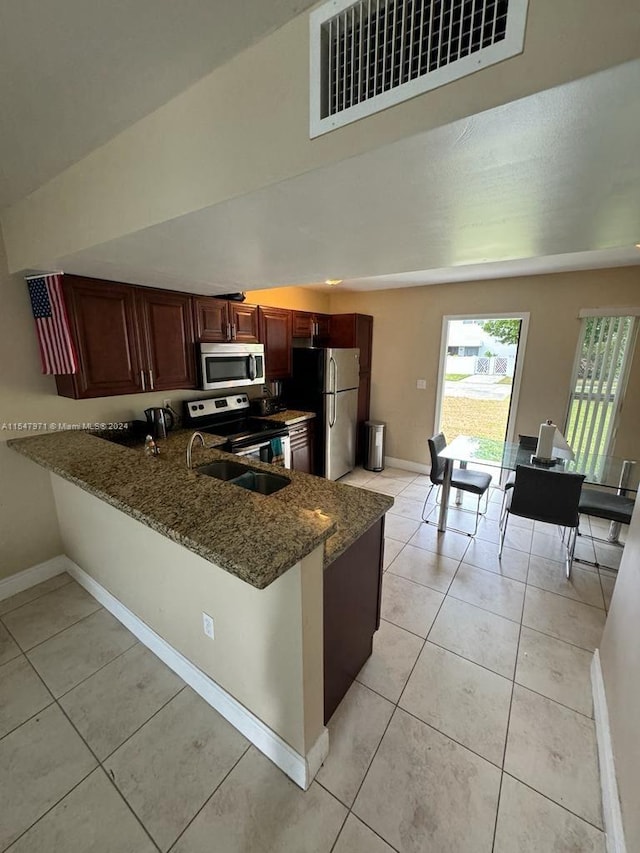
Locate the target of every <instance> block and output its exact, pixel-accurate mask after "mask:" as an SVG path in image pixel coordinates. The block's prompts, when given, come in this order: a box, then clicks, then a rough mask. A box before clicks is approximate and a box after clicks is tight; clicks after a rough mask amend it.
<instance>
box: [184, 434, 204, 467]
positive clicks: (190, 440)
mask: <svg viewBox="0 0 640 853" xmlns="http://www.w3.org/2000/svg"><path fill="white" fill-rule="evenodd" d="M196 438H199V439H200V442H201V444H202V446H203V447H206V444H205V443H204V436H203V434H202V433H201V432H194V434H193V435H192V436H191V438H190V439H189V444H187V468H188V469H189V470H191V454H192V453H193V445H194V443H195V440H196Z"/></svg>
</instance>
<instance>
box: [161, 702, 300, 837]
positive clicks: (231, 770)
mask: <svg viewBox="0 0 640 853" xmlns="http://www.w3.org/2000/svg"><path fill="white" fill-rule="evenodd" d="M185 687H188V685H185ZM252 746H253V744H252V743H251V741H249V742H248V744H247V748H246V749H245V750H244V752H243V753H242V755H240V756H239V757H238V759H237V761H235V762H234V763H233V767H231V768H229V771H228V772H227V773H225V775H224V777H223V778H222V779H221V780H220V782H218V784H217V785H216V786H215V788H214V789H213V791H212V792H211V793H210V794H209V796H208V797H207V798H206V800H205V801H204V803H203V804H202V805H201V806H200V808H199V809H198V810H197V811H196V813H195V814H194V816H193V817H192V818H191V820H190V821H189V822H188V823H187V825H186V826H185V827H184V829H183V830H182V831H181V832H180V833H179V835H178V837H177V838H176V839H175V841H172V842H171V844H170V845H169V847H168V848H167V850H166V853H170V851H171V850H173V848H174V847H175V846H176V844H177V843H178V841H180V839H181V838H182V836H183V835H184V834H185V832H186V831H187V830H188V829H189V827H190V826H191V824H192V823H193V822H194V820H195V819H196V818H197V817H198V815H199V814H200V812H201V811H202V810H203V809H204V808H205V806H206V805H207V803H208V802H209V801H210V800H211V798H212V797H213V796H214V794H215V793H216V791H217V790H218V789H219V788H220V786H221V785H223V784H224V783H225V782H226V781H227V779H228V778H229V776H230V775H231V774H232V773H233V771H234V770H235V769H236V767H237V766H238V764H240V762H241V761H242V759H243V758H244V757H245V755H246V754H247V753H248V752H249V750H250V749H251V747H252ZM294 784H295V783H294Z"/></svg>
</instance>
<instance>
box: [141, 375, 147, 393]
mask: <svg viewBox="0 0 640 853" xmlns="http://www.w3.org/2000/svg"><path fill="white" fill-rule="evenodd" d="M140 379H141V380H142V390H143V391H146V390H147V383H146V382H145V381H144V370H141V371H140Z"/></svg>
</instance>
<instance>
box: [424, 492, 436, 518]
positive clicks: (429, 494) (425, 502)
mask: <svg viewBox="0 0 640 853" xmlns="http://www.w3.org/2000/svg"><path fill="white" fill-rule="evenodd" d="M434 486H435V483H432V484H431V488H430V489H429V491H428V492H427V496H426V498H425V499H424V503H423V505H422V520H423V521H424V522H425V523H427V518H429V516H430V515H431V513H430V512H428V513H427V518H425V515H424V512H425V510H426V508H427V503H428V502H429V498H430V497H431V492H432V491H433V488H434Z"/></svg>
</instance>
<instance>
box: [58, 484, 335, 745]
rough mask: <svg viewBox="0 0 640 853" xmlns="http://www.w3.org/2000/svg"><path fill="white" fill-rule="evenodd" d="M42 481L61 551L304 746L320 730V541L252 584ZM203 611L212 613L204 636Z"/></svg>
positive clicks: (95, 502)
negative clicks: (211, 634)
mask: <svg viewBox="0 0 640 853" xmlns="http://www.w3.org/2000/svg"><path fill="white" fill-rule="evenodd" d="M52 480H53V489H54V494H55V500H56V506H57V510H58V515H59V519H60V530H61V533H62V541H63V543H64V551H65V553H66V554H67V556H68V557H70V558H71V559H72V560H73V561H74V562H75V563H77V564H78V565H79V566H80V567H81V568H82V569H84V571H86V572H87V574H89V575H91V577H92V578H94V580H96V581H97V582H98V583H99V584H101V585H102V586H103V587H105V589H107V590H108V591H109V592H110V593H111V594H112V595H113V596H115V598H117V599H118V601H120V602H122V604H124V605H125V606H126V607H128V608H129V609H130V610H131V611H133V613H135V614H136V616H138V617H139V618H140V619H142V621H143V622H145V623H146V624H147V625H149V627H150V628H152V629H153V630H154V631H155V632H156V633H158V634H159V635H160V636H161V637H163V639H165V640H166V641H167V642H168V643H169V644H170V645H171V646H173V648H175V649H177V650H178V651H179V652H180V653H181V654H183V655H184V656H185V657H186V658H187V659H188V660H190V661H191V662H192V663H194V664H195V665H196V666H197V667H198V668H199V669H201V670H202V671H203V672H205V673H206V674H207V675H208V676H209V677H210V678H212V679H213V680H214V681H215V682H216V683H217V684H219V685H220V686H221V687H223V688H224V689H225V690H226V691H227V692H228V693H230V694H231V695H232V696H233V697H234V698H235V699H237V700H238V701H239V702H241V703H242V704H243V705H244V706H245V707H246V708H248V709H249V710H250V711H252V713H254V714H255V715H256V716H258V717H259V718H260V719H261V720H262V721H263V722H264V723H265V724H266V725H267V726H268V727H269V728H270V729H272V730H273V731H275V732H277V734H279V735H280V737H282V738H283V739H284V740H285V741H286V742H287V743H288V744H289V745H290V746H291V747H293V749H295V750H296V752H298V753H299V754H301V755H306V754H307V753H308V752H309V750H310V749H311V747H312V746H313V745H314V743H315V742H316V740H317V738H318V737H319V736H320V734H321V733H322V731H323V729H324V724H323V695H324V691H323V663H322V661H323V650H322V563H323V554H324V549H323V548H322V547H319V548H316V550H315V551H314V552H313V553H312V554H310V555H309V556H308V557H305V559H304V560H302V561H301V562H300V563H298V564H297V565H296V566H294V567H293V568H291V569H290V570H289V571H288V572H285V574H284V575H282V576H281V577H279V578H278V579H277V580H276V581H274V582H273V583H272V584H270V585H269V586H268V587H267V588H266V589H262V590H259V589H255V587H252V586H251V585H250V584H247V583H245V582H244V581H242V580H240V579H239V578H237V577H235V576H234V575H231V574H229V573H228V572H225V571H223V570H222V569H220V568H218V567H217V566H215V565H214V564H212V563H210V562H209V561H208V560H205V559H203V558H202V557H199V556H198V555H197V554H193V553H192V552H191V551H187V550H186V549H184V548H182V547H181V546H180V545H177V544H176V543H175V542H171V541H170V540H169V539H167V538H166V537H165V536H162V535H161V534H160V533H156V532H155V531H154V530H151V529H149V528H148V527H147V526H146V525H144V524H142V523H141V522H139V521H136V520H134V519H133V518H130V517H129V516H128V515H125V514H124V513H123V512H120V510H117V509H115V508H114V507H112V506H109V505H108V504H105V503H104V502H103V501H101V500H100V499H99V498H96V497H94V496H93V495H89V494H87V493H86V492H85V491H83V490H82V489H81V488H80V487H79V486H75V485H73V484H72V483H69V482H67V481H66V480H63V479H62V478H60V477H57V476H53V477H52ZM303 608H304V612H303ZM203 612H205V613H208V614H209V615H210V616H211V617H213V622H214V631H215V639H214V640H213V641H212V640H210V639H209V638H208V637H207V636H206V635H205V634H204V632H203V629H202V613H203Z"/></svg>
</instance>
